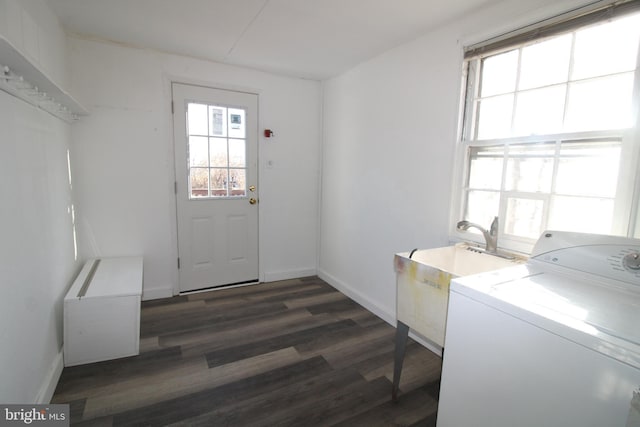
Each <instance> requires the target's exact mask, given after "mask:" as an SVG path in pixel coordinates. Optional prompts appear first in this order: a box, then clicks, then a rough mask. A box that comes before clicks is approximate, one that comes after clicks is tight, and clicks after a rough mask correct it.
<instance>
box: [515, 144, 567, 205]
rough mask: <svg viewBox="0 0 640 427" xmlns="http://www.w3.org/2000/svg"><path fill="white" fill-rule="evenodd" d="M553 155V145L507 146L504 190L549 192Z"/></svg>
mask: <svg viewBox="0 0 640 427" xmlns="http://www.w3.org/2000/svg"><path fill="white" fill-rule="evenodd" d="M554 154H555V144H554V143H546V144H527V145H512V146H509V160H508V161H507V179H506V183H505V185H506V187H505V188H506V190H507V191H524V192H530V193H536V192H549V191H551V181H552V177H553V156H554Z"/></svg>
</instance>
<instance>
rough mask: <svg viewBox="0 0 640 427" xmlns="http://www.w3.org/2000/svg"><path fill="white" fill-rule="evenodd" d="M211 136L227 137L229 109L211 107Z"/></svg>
mask: <svg viewBox="0 0 640 427" xmlns="http://www.w3.org/2000/svg"><path fill="white" fill-rule="evenodd" d="M209 120H210V124H211V133H210V135H211V136H227V109H226V108H225V107H220V106H217V105H210V106H209Z"/></svg>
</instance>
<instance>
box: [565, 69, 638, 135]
mask: <svg viewBox="0 0 640 427" xmlns="http://www.w3.org/2000/svg"><path fill="white" fill-rule="evenodd" d="M632 95H633V73H625V74H619V75H616V76H609V77H602V78H598V79H592V80H586V81H582V82H578V83H571V84H570V86H569V108H568V109H567V118H566V122H565V130H567V131H588V130H601V129H619V128H627V127H629V126H631V124H632V123H633V121H632V117H631V100H632Z"/></svg>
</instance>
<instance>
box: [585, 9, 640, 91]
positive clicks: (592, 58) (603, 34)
mask: <svg viewBox="0 0 640 427" xmlns="http://www.w3.org/2000/svg"><path fill="white" fill-rule="evenodd" d="M639 38H640V14H635V15H633V16H630V17H627V18H624V19H620V20H618V21H614V22H609V23H606V24H602V25H597V26H594V27H590V28H586V29H584V30H581V31H578V32H577V33H576V46H575V48H574V65H573V75H572V79H573V80H577V79H584V78H587V77H595V76H602V75H605V74H613V73H619V72H621V71H631V70H633V69H635V68H636V56H637V54H638V39H639Z"/></svg>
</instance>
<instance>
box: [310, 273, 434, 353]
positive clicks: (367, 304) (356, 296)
mask: <svg viewBox="0 0 640 427" xmlns="http://www.w3.org/2000/svg"><path fill="white" fill-rule="evenodd" d="M318 277H320V278H321V279H322V280H324V281H325V282H327V283H328V284H330V285H331V286H333V287H334V288H336V289H337V290H339V291H340V292H342V293H343V294H345V295H346V296H348V297H349V298H351V299H352V300H354V301H355V302H357V303H358V304H360V305H361V306H363V307H364V308H366V309H367V310H369V311H370V312H372V313H373V314H375V315H376V316H378V317H379V318H381V319H382V320H384V321H385V322H387V323H388V324H390V325H391V326H393V327H394V328H395V327H396V313H395V312H393V313H391V312H389V311H388V310H386V309H384V308H382V307H381V306H380V305H379V304H378V303H376V302H375V301H373V300H372V299H371V298H369V297H368V296H366V295H364V294H363V293H362V292H359V291H356V290H354V289H353V287H352V286H349V285H347V284H346V283H345V282H343V281H341V280H338V279H336V278H335V277H333V276H332V275H330V274H329V273H327V272H326V271H324V270H322V269H319V270H318ZM409 336H410V337H411V338H413V339H414V340H415V341H416V342H418V343H419V344H421V345H422V346H424V347H426V348H428V349H429V350H431V351H432V352H434V353H435V354H437V355H439V356H442V348H441V347H440V346H438V345H437V344H435V343H432V342H431V341H429V340H428V339H426V338H424V337H423V336H421V335H418V334H416V333H414V332H413V331H409Z"/></svg>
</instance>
